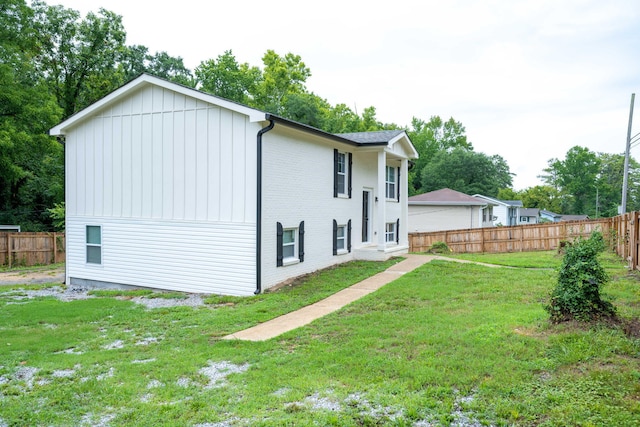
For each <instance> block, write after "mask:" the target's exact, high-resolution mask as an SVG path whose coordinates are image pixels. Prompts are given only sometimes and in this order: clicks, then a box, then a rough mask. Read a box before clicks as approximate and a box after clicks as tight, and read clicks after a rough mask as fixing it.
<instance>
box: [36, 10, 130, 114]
mask: <svg viewBox="0 0 640 427" xmlns="http://www.w3.org/2000/svg"><path fill="white" fill-rule="evenodd" d="M32 8H33V12H34V18H33V25H34V28H35V37H36V42H37V44H38V48H39V51H38V55H37V56H35V58H34V64H35V67H36V70H37V71H39V72H40V74H41V75H42V76H43V77H44V79H45V81H46V82H47V84H48V85H49V88H50V89H51V90H52V91H53V93H54V94H55V96H56V99H57V100H58V103H59V105H60V107H61V108H62V111H63V116H64V117H65V118H66V117H69V116H70V115H72V114H73V113H75V112H76V111H78V110H80V109H82V108H84V107H86V106H88V105H89V104H91V103H93V102H95V101H96V100H98V99H99V98H101V97H102V96H104V95H105V94H106V93H108V92H109V91H111V90H112V89H113V88H115V87H117V86H118V85H119V83H120V75H119V74H118V72H117V67H116V63H117V61H118V59H119V56H120V54H121V53H122V51H123V50H124V47H125V45H124V43H125V37H126V34H125V31H124V27H123V25H122V17H121V16H119V15H117V14H115V13H113V12H110V11H108V10H105V9H100V10H99V12H98V13H97V14H96V13H93V12H89V13H88V14H87V15H86V17H85V18H84V19H82V18H81V17H80V13H79V12H77V11H75V10H73V9H65V8H64V7H62V6H48V5H47V4H46V3H44V2H42V1H40V0H36V1H34V2H33V3H32Z"/></svg>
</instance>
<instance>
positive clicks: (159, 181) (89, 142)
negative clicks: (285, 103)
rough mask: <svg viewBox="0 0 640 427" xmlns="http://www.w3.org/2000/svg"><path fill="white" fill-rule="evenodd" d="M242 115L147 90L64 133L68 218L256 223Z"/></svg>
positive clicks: (250, 148) (248, 131) (249, 134)
mask: <svg viewBox="0 0 640 427" xmlns="http://www.w3.org/2000/svg"><path fill="white" fill-rule="evenodd" d="M259 129H260V125H259V124H256V123H250V122H249V120H248V117H247V116H245V115H243V114H239V113H235V112H232V111H230V110H226V109H224V108H220V107H217V106H215V105H212V104H208V103H205V102H202V101H199V100H196V99H193V98H189V97H187V96H184V95H181V94H178V93H175V92H173V91H170V90H167V89H163V88H159V87H146V88H144V89H142V90H140V91H138V92H137V93H135V94H133V95H132V96H130V97H128V98H126V99H125V100H123V101H122V102H120V103H117V104H116V105H115V106H113V107H112V108H108V109H106V110H104V111H101V112H99V113H98V114H97V115H96V116H94V117H92V118H91V119H89V120H87V121H85V122H83V123H81V124H80V125H79V126H77V127H76V128H75V129H72V130H71V131H70V132H69V133H68V135H67V138H66V178H67V207H66V208H67V213H68V214H69V215H70V216H90V217H102V216H105V217H116V218H147V219H165V220H172V219H175V220H198V221H223V222H252V223H255V211H256V202H255V200H256V190H255V182H256V149H255V144H256V134H257V132H258V130H259Z"/></svg>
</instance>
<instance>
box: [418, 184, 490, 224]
mask: <svg viewBox="0 0 640 427" xmlns="http://www.w3.org/2000/svg"><path fill="white" fill-rule="evenodd" d="M485 206H487V202H486V201H484V200H481V199H478V198H476V197H471V196H468V195H466V194H464V193H460V192H458V191H454V190H450V189H448V188H443V189H441V190H436V191H431V192H429V193H424V194H418V195H416V196H411V197H409V232H428V231H441V230H456V229H463V228H480V227H482V222H481V221H480V218H481V215H480V212H481V210H482V209H483V208H484V207H485Z"/></svg>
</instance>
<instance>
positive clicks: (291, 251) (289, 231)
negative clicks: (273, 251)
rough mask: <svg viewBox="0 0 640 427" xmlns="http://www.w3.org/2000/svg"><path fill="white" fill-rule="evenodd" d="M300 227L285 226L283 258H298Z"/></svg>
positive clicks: (285, 259)
mask: <svg viewBox="0 0 640 427" xmlns="http://www.w3.org/2000/svg"><path fill="white" fill-rule="evenodd" d="M297 237H298V229H297V228H285V229H284V230H283V232H282V258H283V259H284V261H285V262H286V261H287V260H291V259H297V258H298V257H297V255H296V254H297V253H298V251H297V247H298V239H297Z"/></svg>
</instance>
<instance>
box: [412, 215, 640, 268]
mask: <svg viewBox="0 0 640 427" xmlns="http://www.w3.org/2000/svg"><path fill="white" fill-rule="evenodd" d="M593 231H600V232H601V233H602V234H603V236H604V237H605V239H607V240H608V242H609V243H610V245H611V247H612V248H613V249H614V250H615V252H616V253H617V254H618V255H620V256H621V257H622V258H623V259H626V260H628V261H629V267H630V268H633V269H638V262H639V259H638V258H639V252H640V251H639V245H640V212H630V213H626V214H624V215H618V216H616V217H613V218H600V219H592V220H585V221H568V222H552V223H546V224H533V225H519V226H512V227H488V228H472V229H465V230H447V231H434V232H428V233H410V234H409V250H410V251H411V252H425V251H428V250H429V249H430V248H431V246H432V245H433V244H434V243H435V242H444V243H446V244H447V246H449V248H450V249H451V251H452V252H455V253H465V252H466V253H473V252H494V253H500V252H527V251H548V250H555V249H557V248H558V246H560V242H562V241H566V240H570V239H572V238H574V237H577V236H589V235H590V234H591V233H592V232H593Z"/></svg>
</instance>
